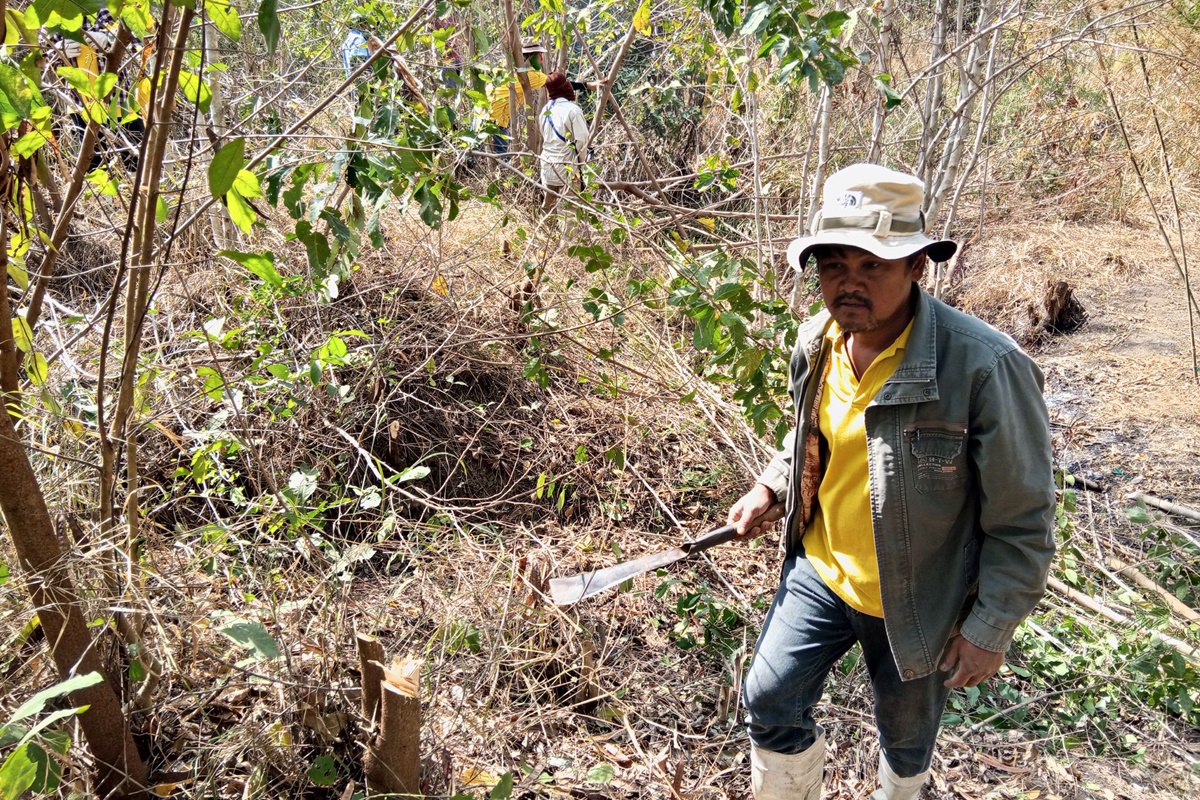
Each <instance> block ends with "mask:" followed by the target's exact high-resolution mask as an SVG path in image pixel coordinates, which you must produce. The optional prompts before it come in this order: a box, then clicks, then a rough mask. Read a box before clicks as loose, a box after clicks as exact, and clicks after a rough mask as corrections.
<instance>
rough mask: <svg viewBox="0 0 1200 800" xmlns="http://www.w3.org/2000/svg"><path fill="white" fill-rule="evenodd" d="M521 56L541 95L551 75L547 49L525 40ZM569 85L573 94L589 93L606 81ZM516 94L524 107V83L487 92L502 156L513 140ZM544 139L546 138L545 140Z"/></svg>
mask: <svg viewBox="0 0 1200 800" xmlns="http://www.w3.org/2000/svg"><path fill="white" fill-rule="evenodd" d="M521 53H522V54H523V55H524V56H525V61H526V63H528V64H529V66H530V69H529V70H528V71H527V72H525V77H526V78H527V79H528V80H529V88H530V89H531V90H532V91H535V92H536V91H537V90H538V89H541V88H542V87H543V86H545V85H546V78H547V75H546V73H545V72H543V71H542V58H543V56H545V54H546V48H545V47H543V46H542V45H540V44H538V43H537V42H536V41H535V40H533V39H529V38H526V39H522V40H521ZM568 85H569V86H570V87H571V89H572V90H573V91H577V92H586V91H590V90H592V89H595V88H597V87H599V86H602V85H603V81H592V82H591V83H580V82H578V81H568ZM514 91H515V92H516V94H515V95H514V99H515V103H516V104H521V103H524V102H525V92H524V90H523V89H522V88H521V83H520V81H515V80H514V81H508V82H506V83H503V84H501V85H500V86H495V87H489V88H488V91H487V97H488V108H489V113H490V116H491V119H492V122H493V123H494V124H495V125H496V127H497V128H499V129H500V130H499V131H498V132H497V133H495V134H494V135H493V136H492V149H493V150H494V151H495V152H496V153H499V154H503V153H507V152H508V143H509V140H510V139H511V137H510V136H509V123H510V122H511V120H510V119H509V102H508V98H509V93H510V92H514ZM543 138H544V137H543Z"/></svg>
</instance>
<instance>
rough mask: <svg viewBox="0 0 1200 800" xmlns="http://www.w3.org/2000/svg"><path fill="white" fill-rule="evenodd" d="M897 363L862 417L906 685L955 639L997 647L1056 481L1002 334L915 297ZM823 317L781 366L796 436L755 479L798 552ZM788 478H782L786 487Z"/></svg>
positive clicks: (1044, 551)
mask: <svg viewBox="0 0 1200 800" xmlns="http://www.w3.org/2000/svg"><path fill="white" fill-rule="evenodd" d="M914 293H915V294H916V316H915V318H914V320H913V328H912V332H911V333H910V334H909V339H908V346H907V348H906V349H905V352H904V358H903V360H902V361H901V363H900V365H899V366H898V367H897V368H896V371H895V373H894V374H893V375H892V377H891V378H890V379H889V380H888V381H887V383H885V384H884V385H883V387H882V388H881V389H880V390H879V394H877V395H876V396H875V399H874V400H872V401H871V403H870V405H868V406H867V409H866V412H865V413H866V430H867V454H868V456H867V457H868V459H869V461H870V463H869V473H870V482H871V519H872V525H873V528H874V535H875V552H876V554H877V556H878V560H879V573H880V589H881V593H882V596H883V613H884V623H885V626H886V628H887V633H888V641H889V643H890V644H891V649H892V654H893V655H894V656H895V658H896V666H897V668H898V669H899V672H900V675H901V676H902V677H903V678H904V679H905V680H913V679H916V678H921V677H924V676H925V675H928V674H930V673H931V672H933V671H935V670H936V669H937V665H938V659H939V658H940V657H941V654H942V651H943V649H944V648H945V646H946V643H947V642H948V641H949V639H950V637H951V636H952V635H953V634H954V633H955V632H959V633H961V634H962V635H963V637H964V638H966V639H967V640H968V641H970V642H972V643H973V644H976V645H978V646H979V647H982V648H984V649H986V650H991V651H993V652H1003V651H1004V650H1006V649H1007V648H1008V645H1009V643H1010V642H1011V641H1012V637H1013V633H1014V632H1015V631H1016V628H1017V625H1018V624H1020V622H1021V620H1022V619H1024V618H1025V617H1026V616H1027V615H1028V614H1029V613H1030V612H1031V611H1032V610H1033V608H1034V606H1035V605H1036V604H1037V602H1038V600H1039V599H1040V598H1041V597H1042V594H1043V593H1044V592H1045V590H1046V577H1047V575H1048V573H1049V570H1050V562H1051V560H1052V559H1053V557H1054V513H1055V496H1054V479H1053V471H1052V456H1051V447H1050V427H1049V422H1048V419H1047V414H1046V405H1045V402H1044V401H1043V399H1042V373H1041V371H1040V370H1039V369H1038V367H1037V365H1036V364H1034V363H1033V360H1032V359H1030V358H1029V356H1027V355H1026V354H1025V353H1024V352H1023V351H1022V350H1021V349H1020V348H1019V347H1018V346H1017V344H1016V342H1014V341H1013V340H1012V339H1011V338H1009V337H1008V336H1006V335H1005V334H1003V333H1000V332H999V331H997V330H995V329H994V328H992V327H991V326H989V325H987V324H986V323H984V322H982V321H980V320H978V319H976V318H974V317H971V316H969V315H967V314H964V313H962V312H961V311H957V310H955V309H953V308H951V307H949V306H947V305H946V304H944V303H942V302H940V301H938V300H935V299H934V298H933V297H930V296H929V295H928V294H926V293H925V292H924V291H922V290H921V289H920V288H917V287H914ZM829 321H830V317H829V313H828V311H822V312H821V313H819V314H817V315H816V316H814V317H813V318H812V319H810V320H808V321H807V322H805V324H804V325H803V326H801V329H800V333H799V336H798V339H797V343H796V349H795V351H794V352H793V354H792V360H791V389H790V394H791V396H792V401H793V403H794V404H795V406H796V411H797V427H796V428H795V429H793V430H792V431H791V432H790V433H789V434H788V435H787V438H786V439H785V440H784V445H783V449H782V450H781V451H780V452H779V453H778V454H777V455H776V456H775V458H774V459H773V460H772V461H771V463H770V465H768V467H767V468H766V470H765V471H764V472H763V474H762V475H761V476H759V478H758V482H759V483H762V484H764V485H766V486H768V487H770V488H771V489H772V490H773V491H774V492H775V495H776V497H777V498H778V499H781V500H786V503H787V516H786V517H785V518H784V528H783V530H784V531H785V536H786V539H785V546H786V548H787V550H788V552H789V553H790V552H792V551H794V550H796V549H797V548H801V547H802V545H801V539H802V537H803V535H804V531H803V530H802V529H801V525H800V523H799V521H798V520H797V517H798V514H797V510H796V509H797V505H798V500H799V498H798V497H796V496H794V495H798V494H799V492H798V491H797V492H794V493H793V492H790V491H789V488H790V487H791V486H792V485H793V483H795V484H796V485H799V477H798V476H799V475H801V474H802V471H803V468H804V465H803V463H802V460H803V459H804V448H803V446H799V447H798V446H797V443H798V442H803V441H804V438H805V435H806V434H807V432H808V431H807V428H808V420H809V418H810V413H809V412H810V411H811V409H812V404H813V394H814V391H815V386H814V384H815V383H816V381H814V380H812V376H813V375H814V374H817V375H819V374H820V370H821V368H823V363H824V362H823V359H824V358H827V357H828V349H829V348H828V347H825V346H823V345H822V343H823V342H824V341H826V340H825V331H826V329H827V328H828V326H829ZM793 479H794V480H793Z"/></svg>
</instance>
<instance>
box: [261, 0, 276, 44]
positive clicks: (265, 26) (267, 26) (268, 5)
mask: <svg viewBox="0 0 1200 800" xmlns="http://www.w3.org/2000/svg"><path fill="white" fill-rule="evenodd" d="M275 8H276V0H262V2H261V3H259V4H258V29H259V30H260V31H262V35H263V39H265V40H266V42H267V55H268V56H273V55H275V46H276V45H277V44H278V43H279V16H278V14H276V13H275Z"/></svg>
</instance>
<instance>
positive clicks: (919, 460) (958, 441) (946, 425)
mask: <svg viewBox="0 0 1200 800" xmlns="http://www.w3.org/2000/svg"><path fill="white" fill-rule="evenodd" d="M904 440H905V442H906V443H907V444H908V451H909V453H910V454H911V455H912V463H913V465H914V466H915V468H916V469H915V475H916V481H915V482H916V486H917V491H918V492H921V493H922V494H924V493H926V492H941V491H946V490H948V489H959V488H961V487H963V486H965V485H966V483H967V452H966V451H967V426H966V425H964V424H962V423H955V422H932V421H923V422H915V423H912V424H911V425H906V426H905V428H904Z"/></svg>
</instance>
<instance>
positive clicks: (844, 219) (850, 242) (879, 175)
mask: <svg viewBox="0 0 1200 800" xmlns="http://www.w3.org/2000/svg"><path fill="white" fill-rule="evenodd" d="M924 201H925V184H924V183H923V182H922V181H921V179H920V178H917V177H916V176H914V175H907V174H905V173H903V172H897V171H896V170H893V169H888V168H887V167H881V166H879V165H878V164H855V165H853V166H849V167H846V168H845V169H842V170H839V171H837V172H835V173H833V174H832V175H830V176H829V178H828V179H827V180H826V181H825V187H824V191H823V192H822V195H821V210H820V211H818V212H817V214H816V216H815V217H814V219H813V221H812V228H811V230H810V231H809V235H808V236H801V237H800V238H799V239H796V240H795V241H793V242H792V243H791V245H789V246H788V251H787V256H788V263H790V264H791V265H792V266H793V267H795V268H796V269H797V270H799V271H802V270H803V269H804V268H805V266H806V265H807V264H808V257H809V255H810V254H811V253H812V251H813V248H814V247H820V246H822V245H827V246H832V247H857V248H859V249H861V250H866V251H867V252H868V253H872V254H873V255H876V256H878V257H879V258H887V259H892V258H906V257H908V256H911V255H913V254H915V253H920V252H925V253H927V254H928V256H929V258H930V259H932V260H934V261H948V260H950V257H951V256H953V255H954V253H955V251H956V250H958V244H957V243H955V242H952V241H950V240H949V239H940V240H939V239H930V238H929V237H928V236H926V235H925V214H924V213H923V212H922V211H921V206H922V204H923V203H924Z"/></svg>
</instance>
